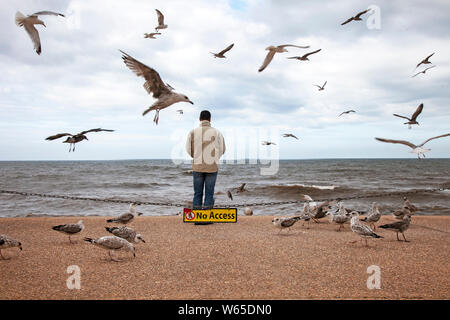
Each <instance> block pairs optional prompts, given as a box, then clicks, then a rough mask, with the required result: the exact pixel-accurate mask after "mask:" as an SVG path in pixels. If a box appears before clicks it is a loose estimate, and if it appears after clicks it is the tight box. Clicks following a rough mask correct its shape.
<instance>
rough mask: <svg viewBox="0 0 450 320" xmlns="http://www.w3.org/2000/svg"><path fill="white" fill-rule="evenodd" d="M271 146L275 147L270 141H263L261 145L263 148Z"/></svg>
mask: <svg viewBox="0 0 450 320" xmlns="http://www.w3.org/2000/svg"><path fill="white" fill-rule="evenodd" d="M271 144H274V145H276V143H275V142H270V141H263V142H262V145H263V146H270V145H271Z"/></svg>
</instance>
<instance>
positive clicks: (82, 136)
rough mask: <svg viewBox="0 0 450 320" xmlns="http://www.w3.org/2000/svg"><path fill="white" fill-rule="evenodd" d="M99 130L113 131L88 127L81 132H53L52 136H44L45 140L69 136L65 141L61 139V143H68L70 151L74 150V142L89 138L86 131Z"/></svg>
mask: <svg viewBox="0 0 450 320" xmlns="http://www.w3.org/2000/svg"><path fill="white" fill-rule="evenodd" d="M100 131H108V132H113V131H114V130H110V129H102V128H97V129H90V130H86V131H82V132H80V133H77V134H71V133H58V134H55V135H53V136H50V137H47V138H45V140H49V141H51V140H55V139H59V138H61V137H65V136H69V137H68V138H67V139H66V140H65V141H63V143H69V152H70V151H71V149H72V147H73V149H72V151H73V152H74V151H75V144H76V143H78V142H81V141H83V140H89V139H88V138H87V137H86V133H89V132H100Z"/></svg>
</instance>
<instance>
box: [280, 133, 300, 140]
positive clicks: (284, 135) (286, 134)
mask: <svg viewBox="0 0 450 320" xmlns="http://www.w3.org/2000/svg"><path fill="white" fill-rule="evenodd" d="M283 137H285V138H289V137H292V138H295V139H297V140H298V138H297V137H296V136H294V135H293V134H292V133H283Z"/></svg>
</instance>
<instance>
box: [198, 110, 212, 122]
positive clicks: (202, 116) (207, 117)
mask: <svg viewBox="0 0 450 320" xmlns="http://www.w3.org/2000/svg"><path fill="white" fill-rule="evenodd" d="M203 120H208V121H211V112H209V111H208V110H203V111H202V112H200V121H203Z"/></svg>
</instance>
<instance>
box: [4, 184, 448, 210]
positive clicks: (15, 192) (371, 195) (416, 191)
mask: <svg viewBox="0 0 450 320" xmlns="http://www.w3.org/2000/svg"><path fill="white" fill-rule="evenodd" d="M446 190H450V189H449V188H434V189H419V190H412V191H404V192H401V191H397V192H385V193H376V194H369V195H359V196H350V197H338V198H328V199H316V200H314V202H325V201H329V202H331V201H343V200H354V199H368V198H380V197H390V196H402V195H403V196H404V195H410V194H418V193H432V192H437V191H446ZM0 193H3V194H13V195H21V196H30V197H41V198H55V199H65V200H84V201H100V202H111V203H124V204H131V203H134V204H135V205H138V206H139V205H148V206H163V207H185V206H186V203H171V202H150V201H135V200H118V199H101V198H89V197H76V196H65V195H55V194H42V193H33V192H22V191H10V190H0ZM306 202H308V200H291V201H272V202H260V203H246V204H234V205H231V206H230V205H225V206H219V205H216V207H220V208H240V207H260V206H277V205H286V204H299V203H306Z"/></svg>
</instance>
